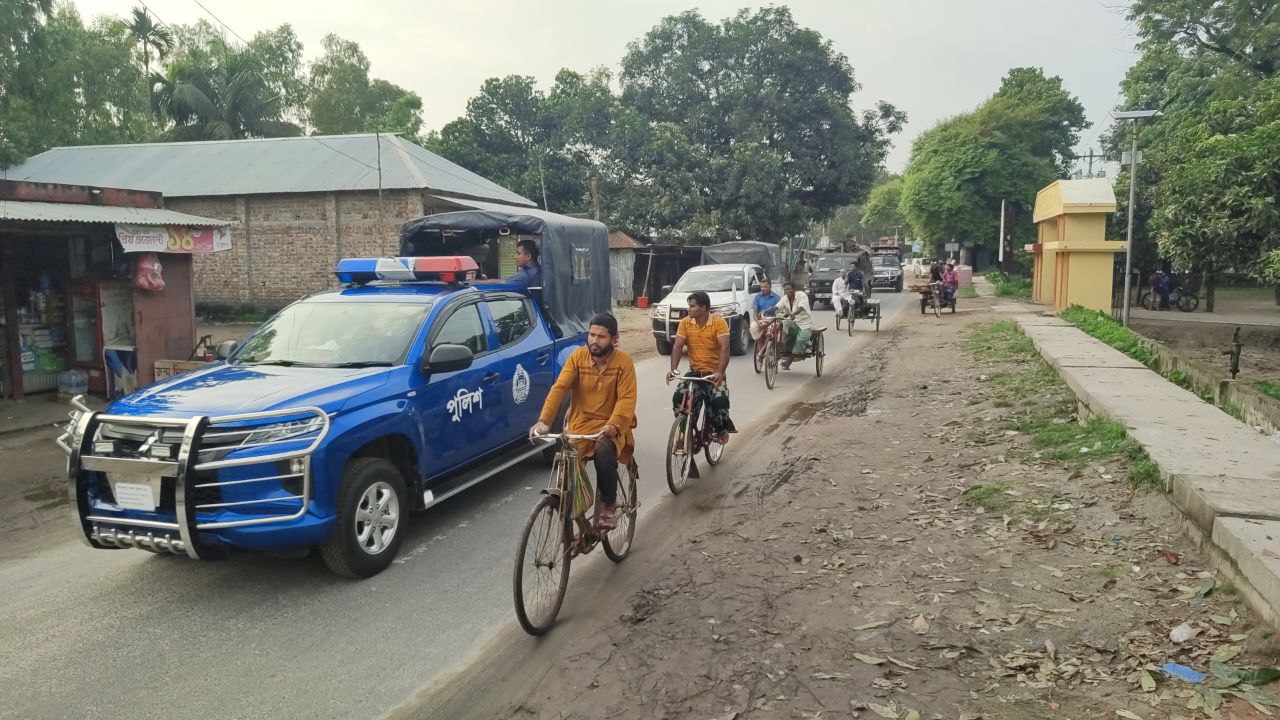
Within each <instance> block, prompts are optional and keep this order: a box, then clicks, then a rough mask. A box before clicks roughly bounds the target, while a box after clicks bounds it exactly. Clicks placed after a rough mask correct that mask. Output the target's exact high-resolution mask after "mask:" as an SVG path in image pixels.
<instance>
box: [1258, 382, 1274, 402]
mask: <svg viewBox="0 0 1280 720" xmlns="http://www.w3.org/2000/svg"><path fill="white" fill-rule="evenodd" d="M1256 385H1257V388H1258V389H1259V390H1261V391H1262V392H1263V394H1265V395H1270V396H1271V397H1273V398H1275V399H1277V400H1280V385H1277V384H1276V383H1273V382H1271V381H1270V380H1259V381H1258V382H1257V383H1256Z"/></svg>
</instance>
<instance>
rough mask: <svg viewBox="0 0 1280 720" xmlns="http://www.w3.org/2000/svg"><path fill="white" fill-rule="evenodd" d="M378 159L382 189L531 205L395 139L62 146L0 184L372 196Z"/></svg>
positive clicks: (175, 193)
mask: <svg viewBox="0 0 1280 720" xmlns="http://www.w3.org/2000/svg"><path fill="white" fill-rule="evenodd" d="M379 140H380V141H381V142H379ZM379 147H381V153H379ZM379 154H381V165H382V188H383V189H384V190H397V189H400V190H403V189H422V190H433V191H436V192H445V193H449V194H451V195H460V196H465V197H473V198H483V199H486V200H494V201H497V202H502V203H507V204H510V205H524V206H530V205H533V201H531V200H529V199H527V198H524V197H521V196H520V195H517V194H516V193H514V192H512V191H510V190H508V189H506V188H504V187H502V186H501V185H498V184H497V183H494V182H491V181H489V180H486V179H485V178H482V177H480V176H479V175H477V174H475V173H473V172H471V171H470V170H467V169H465V168H463V167H461V166H459V165H456V164H454V163H451V162H449V161H448V160H445V159H444V158H442V157H440V156H439V155H436V154H435V153H433V152H430V151H428V150H426V149H424V148H422V147H419V146H418V145H415V144H413V143H411V142H409V141H408V140H405V139H403V138H399V137H396V136H395V135H374V134H363V135H324V136H311V137H297V138H263V139H252V140H221V141H206V142H181V143H149V144H140V145H89V146H82V147H60V148H54V149H52V150H47V151H45V152H43V153H40V154H39V155H36V156H35V157H33V158H31V159H30V160H27V161H26V162H25V163H23V164H21V165H18V166H17V167H13V168H10V169H9V170H7V171H0V178H5V179H8V180H32V181H37V182H57V183H68V184H72V185H97V186H102V187H121V188H131V189H136V190H155V191H159V192H161V193H163V194H164V195H165V197H208V196H215V195H271V194H276V193H295V192H335V191H353V190H375V191H376V190H377V189H378V164H379Z"/></svg>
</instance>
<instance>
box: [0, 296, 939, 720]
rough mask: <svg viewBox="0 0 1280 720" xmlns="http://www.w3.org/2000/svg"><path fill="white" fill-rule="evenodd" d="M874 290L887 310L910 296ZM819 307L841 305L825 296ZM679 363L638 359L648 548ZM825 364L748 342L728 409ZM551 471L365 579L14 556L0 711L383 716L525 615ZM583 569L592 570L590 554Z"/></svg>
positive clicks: (282, 567)
mask: <svg viewBox="0 0 1280 720" xmlns="http://www.w3.org/2000/svg"><path fill="white" fill-rule="evenodd" d="M878 297H880V298H881V299H882V300H883V303H884V307H885V311H886V315H887V316H889V317H890V318H891V316H892V314H893V313H894V312H895V311H896V310H898V309H900V308H902V307H904V306H905V307H908V308H910V306H911V303H912V301H913V300H914V298H915V296H913V295H911V294H909V293H904V294H901V295H894V294H880V295H878ZM817 314H818V317H819V320H820V321H821V322H828V323H829V322H830V321H831V313H830V312H829V311H818V313H817ZM834 329H835V328H834V326H833V325H832V326H831V327H830V329H829V330H828V342H827V352H828V358H827V360H828V366H829V367H830V369H831V371H833V372H834V371H835V369H836V368H837V367H839V366H842V365H843V364H844V363H846V362H847V361H848V359H849V357H850V353H849V351H850V350H851V349H852V348H854V347H856V346H861V344H862V343H865V342H867V341H868V340H869V339H870V336H871V335H872V333H871V332H870V328H866V327H862V326H860V327H859V332H856V333H855V335H854V337H853V338H852V339H850V338H848V337H846V335H845V334H844V333H843V332H841V333H835V332H834ZM624 340H630V341H632V342H639V341H640V340H639V339H638V338H624ZM666 363H667V359H666V358H651V359H648V360H645V361H643V362H641V363H639V366H638V369H639V372H640V383H641V388H642V392H641V397H640V408H639V414H640V419H641V423H642V426H641V428H640V430H639V436H638V460H639V463H640V466H641V479H642V484H641V497H642V500H643V501H644V503H645V507H644V508H642V510H641V512H642V515H641V520H640V522H639V528H638V532H637V536H636V547H637V551H639V550H640V549H641V548H642V547H643V543H644V514H645V513H660V512H663V508H664V504H665V503H666V502H667V499H668V498H669V494H668V491H667V488H666V484H665V482H664V480H663V479H662V478H663V475H662V466H663V465H662V458H663V451H664V450H665V442H666V434H667V430H668V428H669V423H670V410H669V405H668V403H669V402H670V391H669V390H668V389H667V388H666V387H665V386H664V385H663V384H662V379H661V376H662V373H663V372H664V371H665V369H666ZM813 377H814V376H813V363H812V362H811V361H806V362H803V363H797V364H796V366H795V369H793V370H792V371H791V372H789V373H784V374H782V375H781V377H780V380H779V383H778V386H777V388H776V389H774V390H773V391H772V392H769V391H767V390H766V389H765V387H764V381H763V379H761V378H759V377H757V376H756V375H755V374H754V372H753V370H752V368H751V363H750V359H749V358H735V360H734V361H733V363H732V364H731V366H730V369H729V382H730V387H731V388H732V397H733V415H734V418H735V421H736V422H737V423H738V425H739V428H740V429H742V430H743V431H744V432H743V433H742V434H740V435H738V436H737V437H736V438H735V440H736V442H738V443H743V442H749V439H750V435H751V432H752V431H753V430H755V429H758V428H759V427H760V421H761V420H765V419H768V418H771V417H772V416H773V414H774V413H775V412H776V411H777V410H778V409H779V408H780V407H784V406H785V404H786V403H787V402H789V401H790V400H792V399H794V398H795V396H796V395H797V394H798V393H800V392H801V390H802V388H803V387H804V386H805V385H806V383H807V382H808V381H810V380H812V379H813ZM728 452H729V453H732V452H733V445H730V447H729V450H728ZM546 472H547V469H546V467H545V465H544V464H542V463H539V462H536V461H530V462H528V463H526V464H524V465H522V466H519V467H517V468H514V469H513V470H511V471H508V472H506V473H504V474H502V475H501V476H499V477H495V478H492V479H491V480H489V481H488V482H485V483H482V484H481V485H480V486H479V487H476V488H473V489H472V490H470V491H468V492H466V493H463V494H462V495H460V496H458V497H455V498H453V499H451V500H450V501H448V502H446V503H444V504H443V505H441V506H439V507H437V508H434V509H432V510H430V511H428V512H426V513H422V514H418V515H416V516H415V517H414V518H413V520H414V523H413V524H412V526H411V527H410V528H409V531H408V533H407V535H406V538H405V540H406V542H405V544H404V547H403V549H402V551H401V558H400V559H399V560H398V561H397V564H395V565H393V566H392V567H391V568H389V569H388V570H387V571H386V572H384V573H382V574H380V575H378V576H377V577H374V578H372V579H369V580H365V581H344V580H340V579H337V578H336V577H335V576H333V575H331V574H330V573H329V572H328V571H327V570H326V569H325V567H324V565H323V564H322V563H321V562H320V561H319V560H318V559H316V558H311V559H307V560H302V561H298V560H285V559H277V558H269V557H261V556H253V555H245V556H238V557H236V558H234V559H232V560H230V561H227V562H222V563H195V562H191V561H188V560H185V559H182V558H174V557H162V556H154V555H150V554H148V553H143V552H140V551H132V550H130V551H115V552H103V551H99V552H93V551H90V550H88V549H86V548H84V547H83V546H81V545H79V544H78V543H66V542H56V543H53V544H51V546H50V547H49V548H48V549H47V550H45V551H43V552H41V553H40V554H39V555H37V556H36V557H34V558H28V559H22V560H17V561H14V562H9V563H5V564H4V565H2V566H0V609H2V610H3V612H0V687H3V688H5V696H6V697H5V701H4V702H3V703H0V718H81V717H92V718H95V719H101V720H109V719H111V718H143V717H147V718H149V717H225V718H303V717H305V718H318V717H323V718H370V717H376V716H378V715H381V714H383V713H385V712H386V711H388V710H389V709H391V708H393V707H394V706H395V705H397V704H398V703H400V702H402V701H404V700H405V699H406V698H408V697H410V696H411V695H412V694H413V693H414V691H415V690H417V689H418V688H420V687H422V686H423V685H424V684H426V683H427V682H428V681H429V680H430V679H431V678H432V677H434V676H436V675H437V674H439V673H441V672H443V671H446V670H448V669H450V668H451V667H454V666H456V665H457V663H459V662H461V661H463V660H464V659H465V658H466V656H467V655H468V653H470V652H474V651H475V650H476V649H477V648H478V646H479V645H480V644H482V643H483V642H484V641H485V640H486V639H491V638H492V637H493V636H494V635H495V634H496V633H504V632H519V630H518V627H517V626H516V625H515V622H514V614H513V612H512V610H511V590H510V587H511V585H510V582H511V581H510V575H511V562H512V548H513V546H514V543H515V536H516V533H517V531H518V528H520V527H521V525H522V523H523V519H524V517H525V515H526V513H527V512H528V510H529V508H530V507H532V505H533V503H534V502H535V501H536V494H537V492H538V490H540V489H541V488H542V487H543V486H544V484H545V482H546ZM712 472H714V471H708V477H709V476H710V473H712ZM593 562H594V560H593ZM575 571H576V572H591V571H592V565H591V562H588V563H583V564H582V565H581V566H575ZM572 591H573V588H572V586H571V587H570V592H571V593H572Z"/></svg>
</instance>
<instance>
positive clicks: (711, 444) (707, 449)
mask: <svg viewBox="0 0 1280 720" xmlns="http://www.w3.org/2000/svg"><path fill="white" fill-rule="evenodd" d="M703 407H704V409H703V411H702V426H703V427H706V426H707V412H708V411H707V410H706V409H705V407H706V406H705V405H704V406H703ZM702 456H703V457H705V458H706V459H707V463H708V464H709V465H712V466H715V465H719V464H720V458H722V457H724V445H722V444H721V443H720V441H719V440H718V439H716V438H714V437H708V439H707V444H706V445H703V446H702Z"/></svg>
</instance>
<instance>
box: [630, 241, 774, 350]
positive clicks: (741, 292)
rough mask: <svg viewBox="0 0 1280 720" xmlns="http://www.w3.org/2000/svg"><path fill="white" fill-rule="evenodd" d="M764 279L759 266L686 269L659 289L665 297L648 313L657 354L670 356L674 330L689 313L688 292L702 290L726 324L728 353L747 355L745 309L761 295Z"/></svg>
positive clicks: (732, 264) (713, 266)
mask: <svg viewBox="0 0 1280 720" xmlns="http://www.w3.org/2000/svg"><path fill="white" fill-rule="evenodd" d="M764 276H765V273H764V269H763V268H762V267H760V266H759V265H750V264H741V263H737V264H735V263H729V264H724V265H699V266H698V267H695V268H689V270H687V271H685V274H684V275H681V276H680V280H679V282H677V283H676V284H675V285H674V286H668V287H664V288H663V289H662V291H663V293H664V294H665V295H666V297H664V298H662V300H660V301H658V303H657V304H656V305H654V306H653V309H652V310H650V311H649V319H650V320H651V321H652V324H653V339H654V342H655V344H656V345H657V346H658V352H659V353H661V354H663V355H670V354H671V339H672V338H673V337H675V335H676V327H677V326H678V325H679V324H680V320H681V318H683V317H684V316H685V315H687V314H689V293H693V292H697V291H698V290H701V291H703V292H705V293H706V294H707V295H708V296H709V297H710V298H711V311H712V312H714V313H716V314H717V315H719V316H720V317H723V318H724V319H725V320H726V321H728V323H729V351H730V352H731V353H732V354H734V355H745V354H747V348H748V347H750V345H751V331H750V319H749V317H748V308H750V307H751V301H752V300H753V299H755V296H756V293H758V292H760V281H761V280H762V279H764Z"/></svg>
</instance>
